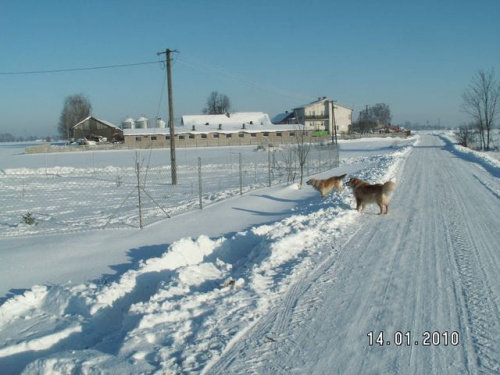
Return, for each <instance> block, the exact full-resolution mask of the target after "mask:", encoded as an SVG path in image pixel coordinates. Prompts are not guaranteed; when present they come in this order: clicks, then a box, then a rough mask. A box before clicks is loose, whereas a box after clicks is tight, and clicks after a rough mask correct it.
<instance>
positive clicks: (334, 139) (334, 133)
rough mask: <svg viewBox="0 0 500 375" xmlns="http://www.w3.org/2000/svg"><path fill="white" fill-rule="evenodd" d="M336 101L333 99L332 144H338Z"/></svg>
mask: <svg viewBox="0 0 500 375" xmlns="http://www.w3.org/2000/svg"><path fill="white" fill-rule="evenodd" d="M335 102H336V100H332V130H333V131H332V145H333V144H335V145H336V144H337V123H336V121H335Z"/></svg>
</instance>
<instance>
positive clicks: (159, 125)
mask: <svg viewBox="0 0 500 375" xmlns="http://www.w3.org/2000/svg"><path fill="white" fill-rule="evenodd" d="M156 127H157V128H162V129H164V128H166V127H167V123H166V122H165V121H163V120H162V119H161V118H160V117H158V118H157V119H156Z"/></svg>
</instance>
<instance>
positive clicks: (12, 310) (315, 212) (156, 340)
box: [0, 139, 417, 374]
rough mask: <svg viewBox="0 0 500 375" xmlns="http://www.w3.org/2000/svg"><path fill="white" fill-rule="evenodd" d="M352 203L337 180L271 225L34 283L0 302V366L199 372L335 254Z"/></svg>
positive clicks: (399, 151)
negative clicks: (80, 275) (76, 279)
mask: <svg viewBox="0 0 500 375" xmlns="http://www.w3.org/2000/svg"><path fill="white" fill-rule="evenodd" d="M416 140H417V139H415V141H416ZM411 149H412V148H411V146H404V147H402V148H400V147H398V148H396V149H395V151H394V152H392V153H391V154H389V155H379V156H373V157H371V158H370V162H371V164H370V167H369V168H366V169H363V170H361V171H359V172H358V173H356V174H355V175H356V176H357V177H360V178H363V179H366V180H368V181H373V182H382V181H386V180H389V179H391V180H393V181H394V180H397V175H398V171H399V170H400V168H401V167H402V165H403V163H404V160H405V158H406V156H407V155H408V154H409V152H411ZM351 205H352V194H351V192H350V191H349V190H348V189H346V190H345V191H344V192H343V193H336V194H332V195H330V196H328V197H327V198H325V199H323V200H320V199H319V198H315V199H314V200H306V201H304V204H303V205H301V206H300V207H299V208H297V209H295V211H294V212H293V213H292V214H291V215H290V216H289V217H287V218H286V219H284V220H281V221H279V222H276V223H272V224H268V225H260V226H256V227H254V228H251V229H249V230H247V231H243V232H240V233H236V234H234V235H229V236H226V237H220V238H209V237H207V236H204V235H202V236H200V237H198V238H183V239H180V240H178V241H176V242H174V243H173V244H172V245H171V246H169V248H168V249H166V250H165V253H164V254H163V255H162V256H160V257H156V258H150V259H147V260H145V261H142V262H140V263H139V265H138V267H137V269H134V270H129V271H128V272H126V273H124V274H123V275H122V276H121V277H120V278H119V279H118V280H116V281H115V282H112V283H111V284H104V285H103V284H99V283H97V282H88V283H83V284H77V285H72V284H65V285H57V286H52V287H47V286H34V287H33V288H32V289H31V290H29V291H27V292H25V293H24V295H22V296H17V297H14V298H12V299H10V300H8V301H7V302H6V303H4V304H3V305H2V306H0V343H1V344H0V363H1V364H2V366H3V367H4V369H6V371H12V372H15V371H19V370H22V369H23V367H24V365H25V364H26V363H29V364H28V366H27V367H26V368H25V369H24V372H23V373H25V374H38V373H72V372H74V371H77V372H79V373H92V372H94V371H97V370H100V371H105V372H109V373H121V374H131V373H139V372H152V371H157V372H158V373H165V374H173V373H181V372H182V373H191V372H200V371H203V369H204V368H205V369H206V368H207V367H210V364H211V363H213V362H214V361H216V360H217V358H219V357H220V355H221V354H222V353H223V352H224V351H225V350H226V349H227V348H228V347H230V346H231V343H232V342H233V341H234V340H236V339H237V338H238V337H240V335H242V333H243V332H245V331H246V330H248V329H249V328H251V327H252V325H253V324H255V323H256V322H257V321H258V320H259V318H260V317H261V316H263V315H264V314H266V313H267V312H269V310H270V309H272V307H273V306H274V305H275V304H277V303H278V302H279V301H280V299H281V298H282V296H283V295H284V293H286V292H287V290H288V289H289V287H290V286H291V285H292V284H293V283H294V282H296V281H298V280H299V279H300V278H301V277H302V276H303V275H304V273H305V272H307V271H311V270H312V269H313V268H314V267H315V265H317V264H318V262H321V260H322V259H324V258H325V257H326V256H331V253H332V252H334V253H335V252H340V251H341V249H339V248H337V247H335V246H333V247H332V243H335V239H336V238H339V237H342V236H344V237H345V236H349V235H350V234H351V232H352V231H353V230H355V227H356V224H357V220H356V219H357V217H358V215H359V213H357V212H356V211H354V210H352V209H351ZM35 352H40V355H34V354H33V353H35ZM30 362H31V363H30Z"/></svg>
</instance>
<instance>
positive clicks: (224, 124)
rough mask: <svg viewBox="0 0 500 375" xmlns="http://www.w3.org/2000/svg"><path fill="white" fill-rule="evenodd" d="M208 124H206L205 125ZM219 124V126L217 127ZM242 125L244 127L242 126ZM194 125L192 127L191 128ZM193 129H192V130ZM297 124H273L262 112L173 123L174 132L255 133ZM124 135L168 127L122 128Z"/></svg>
mask: <svg viewBox="0 0 500 375" xmlns="http://www.w3.org/2000/svg"><path fill="white" fill-rule="evenodd" d="M207 124H208V125H207ZM219 125H220V127H219ZM243 125H244V128H243ZM193 126H194V128H193ZM193 129H194V130H193ZM297 129H298V125H274V124H273V123H272V122H271V120H270V119H269V115H268V114H267V113H263V112H238V113H231V114H230V115H229V116H227V115H187V116H182V124H181V125H175V133H176V134H181V133H190V134H198V133H238V132H246V133H257V132H266V131H270V132H276V131H288V130H289V131H292V130H297ZM123 134H124V135H150V134H160V135H161V134H165V135H166V134H170V128H148V129H124V130H123Z"/></svg>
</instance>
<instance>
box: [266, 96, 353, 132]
mask: <svg viewBox="0 0 500 375" xmlns="http://www.w3.org/2000/svg"><path fill="white" fill-rule="evenodd" d="M352 112H353V110H352V109H350V108H347V107H344V106H342V105H340V104H337V103H335V102H333V101H332V100H331V99H329V98H327V97H326V96H324V97H322V98H318V100H316V101H314V102H311V103H309V104H305V105H303V106H300V107H297V108H294V109H293V110H292V111H291V112H285V113H282V114H280V115H277V116H276V117H275V118H273V122H274V123H275V124H293V123H299V124H305V125H306V126H308V127H310V128H312V129H314V131H316V132H322V131H327V132H329V133H331V132H332V130H333V125H335V126H336V130H337V133H338V134H347V133H349V129H350V126H351V124H352Z"/></svg>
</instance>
